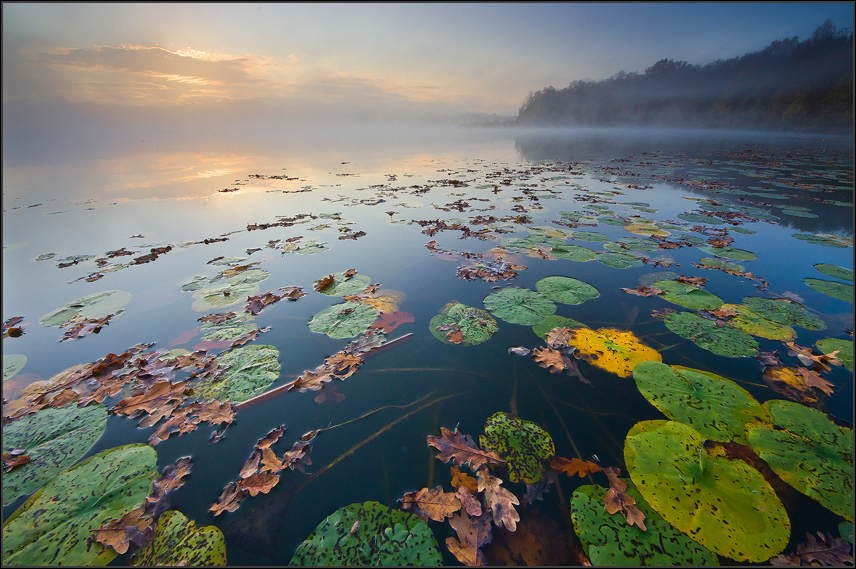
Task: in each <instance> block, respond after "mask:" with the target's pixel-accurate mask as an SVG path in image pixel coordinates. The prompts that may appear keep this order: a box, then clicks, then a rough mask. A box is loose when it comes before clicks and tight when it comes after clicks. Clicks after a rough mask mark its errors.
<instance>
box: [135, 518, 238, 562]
mask: <svg viewBox="0 0 856 569" xmlns="http://www.w3.org/2000/svg"><path fill="white" fill-rule="evenodd" d="M131 565H142V566H147V567H169V566H175V565H186V566H190V567H212V566H215V567H217V566H224V565H226V542H225V540H224V538H223V532H222V531H220V529H219V528H217V527H214V526H207V527H203V528H197V527H196V524H195V523H194V522H192V521H190V520H188V519H187V517H186V516H185V515H184V514H182V513H181V512H179V511H176V510H168V511H166V512H164V513H163V514H161V515H160V517H158V521H157V524H156V525H155V535H154V538H153V539H152V541H150V542H149V543H147V544H146V546H145V547H143V548H142V549H141V550H139V551H138V552H137V553H135V554H134V555H133V558H132V560H131Z"/></svg>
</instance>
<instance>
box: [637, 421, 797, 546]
mask: <svg viewBox="0 0 856 569" xmlns="http://www.w3.org/2000/svg"><path fill="white" fill-rule="evenodd" d="M705 440H706V439H705V436H704V435H702V434H700V433H698V432H697V431H696V430H694V429H693V428H692V427H689V426H687V425H683V424H681V423H677V422H674V421H642V422H641V423H637V424H636V425H634V426H633V427H632V428H631V429H630V432H629V433H627V438H626V439H625V440H624V461H625V464H626V465H627V469H628V471H629V472H630V478H631V479H632V480H633V483H634V484H635V485H636V488H637V490H638V491H639V494H641V495H642V498H644V499H645V501H646V502H647V503H648V504H649V505H650V506H651V507H652V508H653V509H654V510H655V511H656V512H657V513H659V514H660V515H661V516H663V519H665V520H666V521H667V522H668V523H669V524H671V525H672V526H674V527H675V528H677V529H678V530H680V531H682V532H684V533H685V534H687V535H689V536H690V537H691V538H692V539H693V540H694V541H696V542H697V543H700V544H701V545H703V546H704V547H706V548H708V549H710V550H711V551H713V552H715V553H718V554H719V555H723V556H725V557H728V558H730V559H734V560H736V561H756V562H757V561H765V560H767V559H769V558H770V557H772V556H773V555H776V554H777V553H780V552H781V551H782V550H783V549H784V548H785V546H786V545H787V544H788V540H789V538H790V529H791V527H790V526H791V524H790V520H789V519H788V516H787V514H786V513H785V509H784V506H782V503H781V501H779V498H778V497H777V496H776V494H775V492H774V491H773V489H772V488H771V487H770V485H769V484H768V483H767V482H766V480H764V477H763V476H762V475H761V473H760V472H758V471H757V470H755V469H754V468H752V467H751V466H749V465H747V464H746V463H745V462H743V461H741V460H731V459H728V458H726V457H725V456H724V454H723V453H722V452H719V451H718V449H717V448H715V447H714V448H711V449H708V448H707V447H705V444H704V443H705Z"/></svg>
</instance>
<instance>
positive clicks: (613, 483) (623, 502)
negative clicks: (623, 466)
mask: <svg viewBox="0 0 856 569" xmlns="http://www.w3.org/2000/svg"><path fill="white" fill-rule="evenodd" d="M603 472H604V474H606V477H607V478H609V490H607V491H606V496H604V499H603V501H604V505H605V506H606V512H607V513H608V514H614V513H616V512H621V515H623V516H624V519H625V520H627V523H628V524H629V525H631V526H632V525H634V524H635V525H637V526H639V529H641V530H642V531H645V529H646V528H645V514H643V513H642V512H641V511H640V510H639V508H637V507H636V500H635V499H634V498H633V496H630V495H628V494H627V483H626V482H624V481H623V480H621V479H619V478H618V476H619V475H620V474H621V471H620V470H619V469H617V468H615V467H614V466H610V467H609V468H604V469H603Z"/></svg>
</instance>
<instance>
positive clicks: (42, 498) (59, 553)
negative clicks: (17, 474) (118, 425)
mask: <svg viewBox="0 0 856 569" xmlns="http://www.w3.org/2000/svg"><path fill="white" fill-rule="evenodd" d="M157 477H158V470H157V453H155V449H153V448H152V447H150V446H149V445H145V444H130V445H124V446H120V447H116V448H111V449H107V450H105V451H101V452H99V453H98V454H95V455H93V456H90V457H89V458H87V459H85V460H84V461H83V462H80V463H79V464H77V465H75V466H73V467H71V468H69V469H68V470H65V471H63V472H61V473H59V474H58V475H56V476H55V477H54V478H52V479H51V480H50V481H49V482H48V483H47V484H45V485H44V486H42V488H41V489H39V490H38V491H37V492H36V493H35V494H33V495H32V496H30V498H29V499H28V500H27V501H26V502H24V504H22V505H21V507H19V508H18V509H17V510H15V511H14V512H13V513H12V514H11V515H10V516H9V517H8V518H7V519H6V521H4V522H3V565H5V566H10V565H30V566H33V565H36V566H45V565H70V566H75V565H76V566H81V565H106V564H107V563H109V562H110V561H111V560H112V559H113V558H115V557H116V552H115V551H113V549H112V548H106V549H105V548H104V547H102V546H101V545H100V544H98V543H90V542H89V541H88V540H87V539H86V538H87V537H89V536H90V535H92V534H93V533H95V530H97V529H98V528H100V527H101V526H102V525H104V524H105V523H107V522H109V521H110V520H115V519H120V518H121V517H122V516H123V515H125V514H126V513H128V512H130V511H131V510H134V509H136V508H138V507H140V506H142V505H143V504H144V503H145V498H146V496H147V495H148V494H149V492H151V490H152V483H153V482H154V480H155V478H157Z"/></svg>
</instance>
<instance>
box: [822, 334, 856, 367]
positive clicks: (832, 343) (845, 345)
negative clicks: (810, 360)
mask: <svg viewBox="0 0 856 569" xmlns="http://www.w3.org/2000/svg"><path fill="white" fill-rule="evenodd" d="M815 345H816V346H817V349H818V350H820V351H821V352H823V353H824V354H829V353H831V352H834V351H835V350H838V353H837V354H836V355H835V357H837V358H838V359H839V360H841V361H842V362H844V367H845V368H846V369H848V370H849V371H850V373H853V340H840V339H838V338H823V339H822V340H818V341H817V342H816V343H815Z"/></svg>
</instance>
